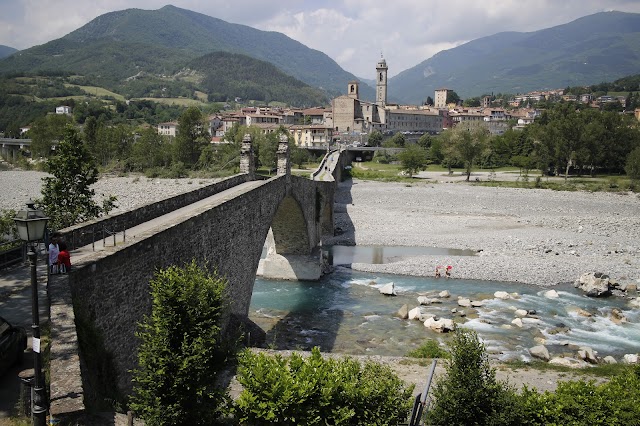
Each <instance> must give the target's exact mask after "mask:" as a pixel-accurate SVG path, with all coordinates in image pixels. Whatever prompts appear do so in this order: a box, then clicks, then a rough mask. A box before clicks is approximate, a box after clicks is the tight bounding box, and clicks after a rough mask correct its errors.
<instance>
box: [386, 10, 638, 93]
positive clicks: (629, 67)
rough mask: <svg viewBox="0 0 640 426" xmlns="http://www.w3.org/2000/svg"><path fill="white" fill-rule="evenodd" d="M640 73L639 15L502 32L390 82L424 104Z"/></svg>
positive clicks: (595, 17) (433, 59)
mask: <svg viewBox="0 0 640 426" xmlns="http://www.w3.org/2000/svg"><path fill="white" fill-rule="evenodd" d="M639 69H640V14H634V13H623V12H603V13H597V14H594V15H590V16H586V17H583V18H580V19H577V20H575V21H573V22H570V23H568V24H564V25H559V26H556V27H552V28H548V29H544V30H540V31H535V32H530V33H520V32H503V33H498V34H495V35H492V36H489V37H484V38H481V39H477V40H473V41H470V42H468V43H466V44H464V45H461V46H458V47H456V48H453V49H450V50H445V51H442V52H439V53H438V54H436V55H434V56H433V57H431V58H430V59H427V60H426V61H423V62H422V63H420V64H418V65H416V66H415V67H413V68H410V69H408V70H405V71H403V72H402V73H400V74H398V75H396V76H394V77H393V78H391V79H390V80H389V93H390V94H393V95H394V96H397V97H399V98H401V99H403V100H404V101H406V102H410V103H419V102H423V101H424V100H425V99H426V98H427V96H431V97H433V96H434V90H435V89H437V88H440V87H447V88H450V89H453V90H455V91H456V92H457V93H458V94H459V95H460V96H461V97H463V98H466V97H472V96H481V95H483V94H488V93H492V92H493V93H525V92H528V91H531V90H539V89H544V88H564V87H567V86H582V85H591V84H596V83H599V82H602V81H611V80H615V79H617V78H620V77H623V76H627V75H631V74H636V73H637V72H638V70H639Z"/></svg>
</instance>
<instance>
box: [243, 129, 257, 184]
mask: <svg viewBox="0 0 640 426" xmlns="http://www.w3.org/2000/svg"><path fill="white" fill-rule="evenodd" d="M240 173H247V174H248V175H249V179H251V180H253V179H254V178H255V173H256V160H255V154H254V152H253V144H252V141H251V135H250V134H249V133H247V134H245V135H244V138H242V147H241V148H240Z"/></svg>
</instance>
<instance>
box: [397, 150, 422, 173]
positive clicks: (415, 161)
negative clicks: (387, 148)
mask: <svg viewBox="0 0 640 426" xmlns="http://www.w3.org/2000/svg"><path fill="white" fill-rule="evenodd" d="M398 159H399V160H400V162H401V164H402V169H403V170H405V171H406V172H407V173H409V177H412V176H413V175H414V174H416V173H418V172H419V171H421V170H424V169H426V168H427V151H426V150H425V149H424V148H422V147H421V146H419V145H417V144H413V143H412V144H409V146H408V147H406V148H405V149H404V150H403V151H402V152H400V153H399V154H398Z"/></svg>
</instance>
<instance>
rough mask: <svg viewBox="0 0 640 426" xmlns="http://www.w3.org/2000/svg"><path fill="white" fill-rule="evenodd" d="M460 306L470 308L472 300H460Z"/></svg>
mask: <svg viewBox="0 0 640 426" xmlns="http://www.w3.org/2000/svg"><path fill="white" fill-rule="evenodd" d="M458 306H462V307H463V308H468V307H469V306H471V300H469V299H467V298H462V299H458Z"/></svg>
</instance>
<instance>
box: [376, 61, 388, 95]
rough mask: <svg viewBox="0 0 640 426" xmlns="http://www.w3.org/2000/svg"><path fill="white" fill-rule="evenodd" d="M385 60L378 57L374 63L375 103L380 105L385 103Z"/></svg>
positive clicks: (386, 68)
mask: <svg viewBox="0 0 640 426" xmlns="http://www.w3.org/2000/svg"><path fill="white" fill-rule="evenodd" d="M388 69H389V67H387V61H385V60H384V58H383V57H380V60H379V61H378V64H377V65H376V103H377V104H378V105H380V106H381V107H384V106H386V105H387V70H388Z"/></svg>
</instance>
